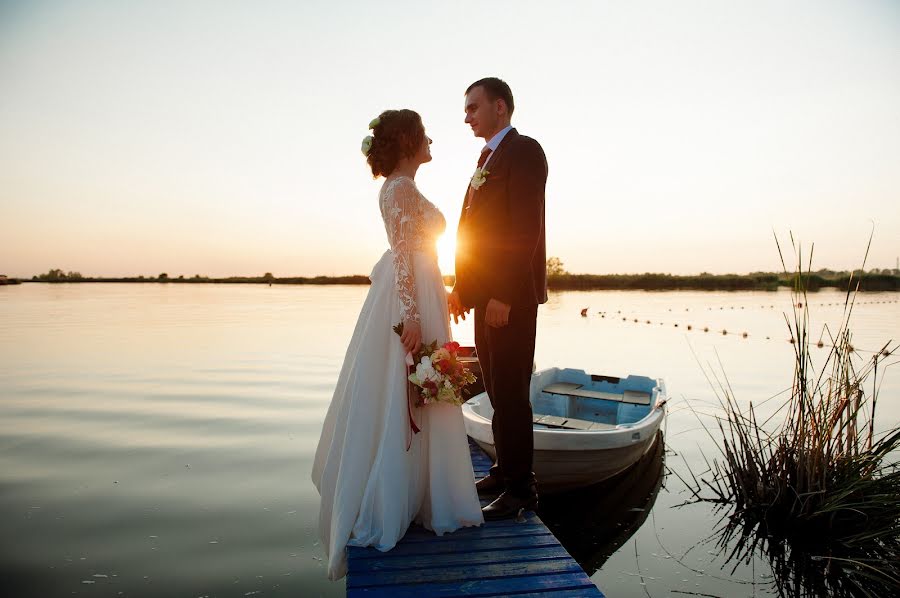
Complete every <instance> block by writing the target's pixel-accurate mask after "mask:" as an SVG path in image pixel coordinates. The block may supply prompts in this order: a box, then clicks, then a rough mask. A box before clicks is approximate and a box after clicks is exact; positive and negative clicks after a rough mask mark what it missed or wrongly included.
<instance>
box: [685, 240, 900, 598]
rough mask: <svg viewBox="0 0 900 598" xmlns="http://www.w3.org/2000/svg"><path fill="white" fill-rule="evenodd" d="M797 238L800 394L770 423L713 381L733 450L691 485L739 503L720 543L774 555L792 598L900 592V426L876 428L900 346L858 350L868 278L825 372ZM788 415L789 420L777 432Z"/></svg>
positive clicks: (735, 551) (723, 381)
mask: <svg viewBox="0 0 900 598" xmlns="http://www.w3.org/2000/svg"><path fill="white" fill-rule="evenodd" d="M791 242H792V245H793V246H794V250H795V255H797V269H796V273H795V276H794V286H793V289H792V299H793V306H794V307H793V314H792V317H791V316H788V315H787V314H786V315H785V321H786V323H787V326H788V328H789V329H790V333H791V342H792V345H793V348H794V377H793V384H792V388H791V392H790V395H789V398H788V400H787V401H786V402H785V403H783V404H782V405H781V406H780V408H778V409H777V410H776V412H775V414H774V415H770V416H769V417H767V418H765V419H764V420H763V421H760V419H759V418H758V416H757V409H755V408H754V406H753V403H752V402H751V403H749V405H748V406H746V407H743V406H742V405H741V404H740V403H739V402H738V401H737V400H736V398H735V396H734V393H733V392H732V389H731V386H730V384H729V382H728V380H727V377H725V376H724V375H723V376H716V375H715V374H713V375H712V377H711V379H710V382H711V384H712V385H713V388H714V389H715V391H716V394H717V396H718V398H719V401H720V403H721V405H722V409H723V411H724V415H723V416H722V417H719V418H717V420H718V421H717V427H718V431H719V433H720V434H719V437H718V438H715V440H716V441H717V445H718V446H719V448H720V449H721V455H720V457H719V458H717V459H714V460H713V461H712V463H711V464H710V469H709V471H708V472H707V473H706V474H702V475H701V476H700V477H699V478H698V477H697V476H694V475H693V473H692V474H691V477H692V478H693V481H690V482H686V483H687V484H688V486H689V487H690V488H691V490H692V491H693V493H694V495H695V497H696V498H697V499H699V500H707V501H714V502H718V503H720V504H721V505H723V507H729V509H728V511H727V512H726V516H725V517H724V518H723V520H722V525H720V528H719V536H718V542H719V545H720V548H722V549H723V550H727V551H728V557H729V558H730V559H734V560H736V561H738V562H740V561H745V562H749V560H750V559H751V558H753V556H754V555H755V554H757V553H759V552H761V553H762V554H764V555H765V556H767V557H768V558H769V559H770V560H771V563H772V568H773V572H774V573H775V582H776V586H777V588H778V591H779V593H780V594H782V595H791V596H821V595H828V596H831V595H834V596H900V462H898V454H900V425H894V426H893V427H890V428H888V429H887V430H886V431H885V430H882V431H880V432H879V431H878V430H877V428H876V423H875V416H876V412H877V407H878V402H879V396H878V393H879V388H880V386H881V381H882V378H883V375H884V372H885V369H886V368H887V367H888V366H890V365H894V364H895V363H896V362H891V360H892V359H893V358H894V356H895V355H896V351H897V348H898V346H897V345H896V344H893V343H892V342H887V343H885V344H884V345H883V346H882V347H881V348H880V349H879V350H878V351H877V352H874V354H873V355H871V356H868V357H865V356H863V355H861V354H860V353H859V352H857V351H856V350H855V348H854V346H853V342H852V340H853V337H852V333H851V328H850V317H851V315H852V313H853V308H854V305H855V302H856V297H857V294H858V292H859V280H855V281H854V280H852V279H851V284H850V285H849V286H848V288H847V292H846V296H845V300H844V309H843V315H842V319H841V322H840V324H839V327H838V328H837V329H836V330H831V329H829V328H828V327H826V328H825V329H824V331H823V332H824V334H827V335H829V336H830V337H831V343H830V344H831V345H832V348H831V349H830V351H829V352H828V354H827V356H826V357H825V359H824V362H823V363H821V364H818V365H817V364H816V363H815V360H814V358H813V355H812V354H811V353H810V336H811V335H810V322H809V309H808V305H809V303H808V301H807V297H806V292H807V290H808V287H807V281H808V279H809V273H810V272H811V268H810V267H809V266H807V268H806V270H804V268H803V261H802V253H801V251H800V249H799V248H798V247H797V245H796V244H795V243H794V240H793V237H792V238H791ZM776 243H777V239H776ZM870 244H871V239H870ZM778 250H779V254H780V255H782V265H784V257H783V254H782V253H781V247H780V245H779V248H778ZM866 253H867V254H868V249H867V252H866ZM809 263H810V265H811V263H812V260H811V256H810V261H809ZM785 271H787V268H786V267H785ZM892 399H893V400H897V399H898V397H892ZM779 416H780V417H779ZM776 419H781V423H780V425H778V424H776V425H772V422H774V421H775V420H776ZM707 430H708V431H709V428H708V427H707ZM713 436H714V437H715V435H713Z"/></svg>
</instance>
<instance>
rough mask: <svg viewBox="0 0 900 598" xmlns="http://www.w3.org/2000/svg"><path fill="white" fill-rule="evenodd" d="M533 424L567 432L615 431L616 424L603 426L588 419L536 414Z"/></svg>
mask: <svg viewBox="0 0 900 598" xmlns="http://www.w3.org/2000/svg"><path fill="white" fill-rule="evenodd" d="M531 421H532V422H534V423H536V424H541V425H544V426H551V427H553V428H565V429H567V430H614V429H615V427H616V426H615V424H602V423H600V422H592V421H588V420H586V419H577V418H574V417H560V416H558V415H541V414H540V413H535V414H534V416H533V417H532V420H531Z"/></svg>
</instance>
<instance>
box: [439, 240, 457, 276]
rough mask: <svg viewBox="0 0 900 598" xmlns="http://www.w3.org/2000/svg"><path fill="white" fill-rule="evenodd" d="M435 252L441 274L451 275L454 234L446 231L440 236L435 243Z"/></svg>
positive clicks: (454, 245) (453, 258) (454, 248)
mask: <svg viewBox="0 0 900 598" xmlns="http://www.w3.org/2000/svg"><path fill="white" fill-rule="evenodd" d="M437 250H438V265H439V266H440V267H441V274H445V275H446V274H453V270H454V266H455V264H454V261H455V257H456V234H455V233H451V232H449V231H448V232H445V233H444V234H443V235H441V236H440V237H439V238H438V241H437Z"/></svg>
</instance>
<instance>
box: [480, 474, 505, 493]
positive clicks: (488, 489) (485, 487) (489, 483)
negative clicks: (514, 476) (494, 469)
mask: <svg viewBox="0 0 900 598" xmlns="http://www.w3.org/2000/svg"><path fill="white" fill-rule="evenodd" d="M475 489H476V490H477V491H478V494H479V495H482V494H487V495H494V496H496V495H498V494H500V493H501V492H503V491H504V490H506V484H504V483H503V480H501V479H500V476H495V475H488V476H485V477H483V478H481V479H480V480H478V481H477V482H475Z"/></svg>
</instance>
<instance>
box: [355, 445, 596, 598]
mask: <svg viewBox="0 0 900 598" xmlns="http://www.w3.org/2000/svg"><path fill="white" fill-rule="evenodd" d="M469 448H470V454H471V457H472V465H473V469H474V470H475V475H476V476H477V477H480V476H483V475H485V474H487V471H488V469H490V467H491V460H490V458H489V457H488V456H487V455H485V453H484V452H483V451H482V450H481V448H479V447H478V445H476V444H475V443H474V442H472V441H471V440H470V441H469ZM483 502H484V501H483ZM348 557H349V558H348V574H347V596H348V597H350V598H358V597H361V596H366V597H376V598H380V597H384V598H387V597H390V598H407V597H409V598H413V597H415V598H424V597H432V596H433V597H442V596H471V597H489V596H493V597H496V596H508V595H515V596H516V597H517V598H528V597H534V598H538V597H539V598H550V597H554V598H555V597H557V596H559V597H560V598H573V597H576V596H578V597H582V596H583V597H588V596H591V597H595V598H596V597H600V598H602V597H603V593H602V592H600V590H599V589H597V587H596V586H595V585H594V583H593V582H592V581H591V580H590V578H589V577H588V576H587V574H586V573H585V572H584V571H583V570H582V569H581V567H579V566H578V563H576V562H575V561H574V560H573V559H572V557H571V556H570V555H569V553H568V552H566V550H565V548H563V547H562V546H561V545H560V543H559V541H558V540H557V539H556V538H555V537H554V536H553V534H552V533H550V530H549V529H547V526H545V525H544V524H543V522H542V521H541V520H540V518H539V517H538V516H537V515H536V514H535V513H527V514H526V515H525V518H524V521H519V522H516V521H512V520H504V521H491V522H486V523H485V524H484V525H483V526H480V527H466V528H462V529H459V530H457V531H455V532H453V533H450V534H444V535H443V536H437V535H435V534H434V533H432V532H430V531H428V530H426V529H424V528H422V527H421V526H418V525H413V526H411V527H410V529H409V531H408V532H407V533H406V535H405V536H404V537H403V539H402V540H401V541H400V542H399V543H398V544H397V545H396V546H395V547H394V548H392V549H391V550H389V551H387V552H380V551H378V550H376V549H375V548H371V547H369V548H360V547H355V546H351V547H350V548H349V555H348Z"/></svg>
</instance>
